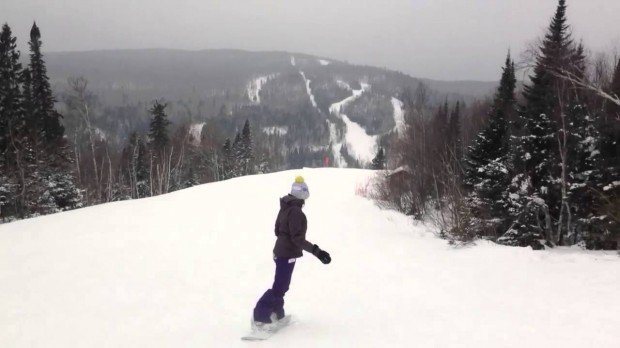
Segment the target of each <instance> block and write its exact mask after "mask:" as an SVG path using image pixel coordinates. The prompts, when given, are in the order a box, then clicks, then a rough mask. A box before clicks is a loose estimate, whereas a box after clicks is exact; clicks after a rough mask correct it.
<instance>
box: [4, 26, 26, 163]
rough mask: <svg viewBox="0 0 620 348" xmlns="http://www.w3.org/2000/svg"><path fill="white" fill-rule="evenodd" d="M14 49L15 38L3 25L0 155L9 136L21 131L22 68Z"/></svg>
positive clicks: (7, 145) (17, 53) (6, 148)
mask: <svg viewBox="0 0 620 348" xmlns="http://www.w3.org/2000/svg"><path fill="white" fill-rule="evenodd" d="M16 47H17V38H15V37H13V35H12V33H11V28H10V27H9V26H8V24H4V25H3V26H2V32H1V33H0V154H3V155H4V154H5V152H6V151H7V150H8V148H9V134H10V133H11V132H15V131H17V130H21V128H22V127H21V123H22V121H23V109H22V105H23V101H22V93H21V91H20V87H19V86H20V74H21V70H22V66H21V64H20V62H19V55H20V54H19V51H17V48H16ZM2 158H4V156H3V157H2Z"/></svg>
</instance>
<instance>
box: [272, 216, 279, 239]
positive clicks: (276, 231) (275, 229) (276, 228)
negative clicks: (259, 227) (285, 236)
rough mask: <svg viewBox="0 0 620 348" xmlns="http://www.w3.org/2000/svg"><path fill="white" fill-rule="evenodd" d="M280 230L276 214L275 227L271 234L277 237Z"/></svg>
mask: <svg viewBox="0 0 620 348" xmlns="http://www.w3.org/2000/svg"><path fill="white" fill-rule="evenodd" d="M279 230H280V214H279V213H278V217H277V218H276V227H275V228H274V229H273V232H274V233H275V234H276V237H277V236H278V231H279Z"/></svg>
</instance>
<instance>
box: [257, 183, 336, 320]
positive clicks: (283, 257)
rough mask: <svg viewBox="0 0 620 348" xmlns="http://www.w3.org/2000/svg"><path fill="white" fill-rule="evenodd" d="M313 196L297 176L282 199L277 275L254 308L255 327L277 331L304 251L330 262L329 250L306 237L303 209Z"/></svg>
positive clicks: (279, 217) (278, 226)
mask: <svg viewBox="0 0 620 348" xmlns="http://www.w3.org/2000/svg"><path fill="white" fill-rule="evenodd" d="M309 196H310V192H309V191H308V185H306V183H305V182H304V178H303V177H301V176H298V177H297V178H295V182H294V183H293V185H292V187H291V193H290V194H288V195H286V196H284V197H282V198H280V211H279V213H278V217H277V218H276V226H275V234H276V237H277V239H276V243H275V246H274V248H273V259H274V261H275V263H276V274H275V279H274V281H273V286H272V287H271V289H269V290H267V291H265V293H264V294H263V296H261V298H260V299H259V300H258V303H256V307H254V318H253V319H254V320H253V323H252V326H253V328H255V329H258V330H266V331H270V330H274V329H276V328H277V325H278V321H280V320H282V319H283V318H284V317H285V315H284V294H286V292H287V291H288V289H289V285H290V283H291V276H292V274H293V268H294V267H295V261H296V260H297V258H299V257H301V256H302V255H303V253H302V250H305V251H306V252H309V253H312V254H313V255H314V256H316V257H317V258H318V259H319V260H321V262H322V263H324V264H328V263H330V262H331V257H330V255H329V253H327V252H326V251H324V250H321V248H319V246H318V245H316V244H312V243H310V242H308V241H307V240H306V229H307V227H308V223H307V220H306V215H305V214H304V213H303V211H302V208H303V206H304V203H305V200H306V199H308V197H309Z"/></svg>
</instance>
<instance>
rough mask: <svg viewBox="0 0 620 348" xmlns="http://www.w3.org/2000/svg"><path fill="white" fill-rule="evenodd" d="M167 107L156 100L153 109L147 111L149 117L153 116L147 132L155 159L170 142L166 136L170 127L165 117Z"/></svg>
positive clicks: (166, 116)
mask: <svg viewBox="0 0 620 348" xmlns="http://www.w3.org/2000/svg"><path fill="white" fill-rule="evenodd" d="M167 106H168V104H166V103H163V104H162V103H160V102H159V101H157V100H156V101H155V103H154V104H153V107H152V108H151V109H150V110H149V112H150V113H151V115H153V118H152V119H151V125H150V131H149V139H150V141H151V146H152V149H153V151H154V155H155V156H156V157H159V156H161V154H162V153H163V152H164V150H165V148H166V146H168V143H169V142H170V137H169V136H168V126H169V125H170V121H169V120H168V115H166V107H167Z"/></svg>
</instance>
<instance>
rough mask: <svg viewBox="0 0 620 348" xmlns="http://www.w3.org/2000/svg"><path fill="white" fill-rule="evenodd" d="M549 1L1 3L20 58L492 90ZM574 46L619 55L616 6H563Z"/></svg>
mask: <svg viewBox="0 0 620 348" xmlns="http://www.w3.org/2000/svg"><path fill="white" fill-rule="evenodd" d="M556 5H557V0H175V1H164V0H0V21H2V22H8V23H9V25H10V26H11V28H12V29H13V32H14V35H16V36H17V37H18V40H20V48H21V50H22V51H25V49H26V45H25V43H26V42H27V40H28V33H29V28H30V26H31V25H32V21H33V20H36V21H37V24H38V25H39V27H40V28H41V31H42V36H43V42H44V49H45V50H47V51H75V50H96V49H114V48H180V49H191V50H196V49H205V48H239V49H247V50H283V51H292V52H303V53H309V54H315V55H321V56H326V57H332V58H335V59H340V60H347V61H349V62H351V63H356V64H368V65H375V66H380V67H387V68H390V69H395V70H400V71H403V72H406V73H408V74H411V75H413V76H416V77H428V78H434V79H444V80H445V79H459V80H465V79H472V80H497V79H498V78H499V68H500V65H501V64H502V62H503V59H504V57H505V54H506V51H507V49H508V48H511V49H512V50H513V52H515V54H518V53H520V52H521V51H522V50H523V49H524V46H525V45H526V44H527V43H528V42H531V41H532V40H534V39H535V38H537V37H540V36H541V35H542V33H543V32H544V29H545V28H546V27H547V25H548V23H549V19H550V18H551V16H552V15H553V13H554V11H555V7H556ZM568 5H569V10H568V17H569V21H570V24H571V25H572V27H573V32H574V35H575V37H576V38H577V39H583V40H584V42H585V43H586V45H587V47H588V48H590V49H591V50H594V51H601V50H611V49H613V48H614V47H615V48H618V47H620V22H619V21H618V14H619V13H620V1H619V0H568Z"/></svg>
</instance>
